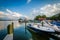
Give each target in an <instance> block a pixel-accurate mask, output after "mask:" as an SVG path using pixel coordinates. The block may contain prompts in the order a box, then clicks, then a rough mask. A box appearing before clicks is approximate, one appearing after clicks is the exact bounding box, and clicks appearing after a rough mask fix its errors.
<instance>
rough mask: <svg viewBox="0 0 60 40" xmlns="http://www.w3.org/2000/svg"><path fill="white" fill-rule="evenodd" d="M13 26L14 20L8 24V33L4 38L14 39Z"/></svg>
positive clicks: (7, 39)
mask: <svg viewBox="0 0 60 40" xmlns="http://www.w3.org/2000/svg"><path fill="white" fill-rule="evenodd" d="M13 27H14V24H13V22H12V24H9V25H8V26H7V35H6V36H5V38H4V39H3V40H13Z"/></svg>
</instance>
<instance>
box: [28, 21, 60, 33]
mask: <svg viewBox="0 0 60 40" xmlns="http://www.w3.org/2000/svg"><path fill="white" fill-rule="evenodd" d="M43 22H44V25H43V26H42V25H41V23H36V24H28V25H27V27H28V28H29V29H32V30H33V31H34V32H36V33H40V32H43V33H60V29H59V28H58V27H57V26H56V25H53V24H51V23H49V22H46V21H43Z"/></svg>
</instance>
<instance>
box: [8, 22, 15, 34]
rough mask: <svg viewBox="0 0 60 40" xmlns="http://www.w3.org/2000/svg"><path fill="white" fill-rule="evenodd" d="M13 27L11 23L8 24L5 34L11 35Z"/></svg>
mask: <svg viewBox="0 0 60 40" xmlns="http://www.w3.org/2000/svg"><path fill="white" fill-rule="evenodd" d="M13 26H14V24H13V22H12V24H9V25H8V26H7V33H8V34H11V33H13Z"/></svg>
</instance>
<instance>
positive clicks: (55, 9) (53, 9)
mask: <svg viewBox="0 0 60 40" xmlns="http://www.w3.org/2000/svg"><path fill="white" fill-rule="evenodd" d="M37 10H38V11H37ZM32 13H34V14H35V16H36V15H41V14H45V15H46V16H52V15H55V14H57V13H60V3H56V4H48V5H45V6H43V7H41V8H39V9H34V10H33V11H32Z"/></svg>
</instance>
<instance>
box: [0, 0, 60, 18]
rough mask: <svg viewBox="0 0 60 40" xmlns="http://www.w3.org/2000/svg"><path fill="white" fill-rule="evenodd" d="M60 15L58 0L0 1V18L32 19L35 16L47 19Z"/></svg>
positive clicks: (59, 0)
mask: <svg viewBox="0 0 60 40" xmlns="http://www.w3.org/2000/svg"><path fill="white" fill-rule="evenodd" d="M57 13H60V0H0V18H4V19H19V18H20V17H25V18H28V19H34V17H35V16H37V15H46V16H47V17H50V16H53V15H55V14H57Z"/></svg>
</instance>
